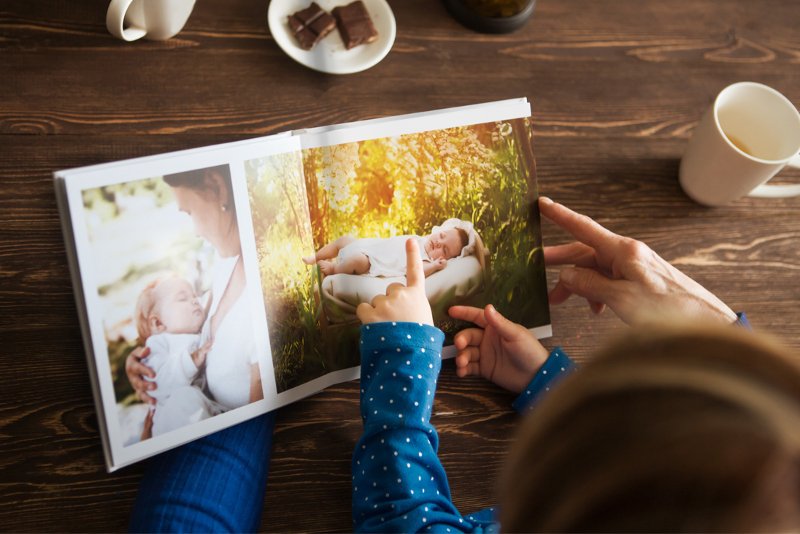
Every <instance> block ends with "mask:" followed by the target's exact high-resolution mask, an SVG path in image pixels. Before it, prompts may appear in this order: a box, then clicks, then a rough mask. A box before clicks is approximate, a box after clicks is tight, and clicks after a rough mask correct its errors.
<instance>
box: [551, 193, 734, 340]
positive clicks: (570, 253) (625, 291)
mask: <svg viewBox="0 0 800 534" xmlns="http://www.w3.org/2000/svg"><path fill="white" fill-rule="evenodd" d="M539 209H540V210H541V213H542V215H544V216H545V217H546V218H548V219H550V220H551V221H553V222H554V223H556V224H557V225H558V226H560V227H561V228H563V229H564V230H566V231H567V232H569V233H570V234H572V236H573V237H575V239H576V240H577V241H574V242H572V243H569V244H567V245H559V246H555V247H545V249H544V261H545V264H546V265H551V266H552V265H571V267H566V268H564V269H561V272H560V273H559V278H558V283H556V286H555V287H554V288H553V290H552V291H551V292H550V303H551V304H560V303H562V302H564V301H565V300H567V298H569V296H570V295H572V294H573V293H574V294H576V295H579V296H581V297H584V298H585V299H586V300H587V301H589V304H590V305H591V306H592V309H593V310H594V311H595V312H600V311H602V309H603V307H604V306H605V305H608V307H610V308H611V309H612V310H613V311H614V313H616V314H617V315H618V316H619V318H620V319H622V320H623V321H625V322H626V323H628V324H632V323H637V322H642V321H646V320H650V319H652V318H661V317H665V316H680V317H684V318H690V319H711V320H716V321H724V322H727V323H732V322H734V321H735V320H736V314H735V313H734V312H733V311H732V310H731V309H730V308H729V307H728V306H727V305H725V303H724V302H722V301H721V300H720V299H718V298H717V297H715V296H714V295H713V294H712V293H711V292H710V291H708V290H707V289H705V288H704V287H703V286H701V285H700V284H698V283H697V282H695V281H694V280H692V279H691V278H689V277H688V276H686V275H685V274H683V273H682V272H680V271H679V270H678V269H676V268H675V267H673V266H672V265H670V264H669V263H667V262H666V261H665V260H664V259H662V258H661V257H660V256H659V255H658V254H656V253H655V252H653V250H651V249H650V247H648V246H647V245H645V244H644V243H642V242H641V241H636V240H635V239H631V238H628V237H623V236H620V235H617V234H615V233H613V232H611V231H609V230H607V229H605V228H603V227H602V226H601V225H599V224H598V223H596V222H595V221H593V220H592V219H590V218H589V217H586V216H585V215H581V214H579V213H575V212H574V211H572V210H570V209H569V208H567V207H565V206H563V205H561V204H558V203H556V202H553V201H552V200H550V199H549V198H546V197H541V198H540V199H539Z"/></svg>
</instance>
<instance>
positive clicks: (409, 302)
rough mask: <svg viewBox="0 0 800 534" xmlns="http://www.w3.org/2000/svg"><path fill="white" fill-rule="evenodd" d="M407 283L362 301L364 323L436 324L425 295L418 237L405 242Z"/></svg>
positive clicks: (359, 306)
mask: <svg viewBox="0 0 800 534" xmlns="http://www.w3.org/2000/svg"><path fill="white" fill-rule="evenodd" d="M406 262H407V264H406V277H407V281H408V283H407V285H405V286H404V285H403V284H392V285H390V286H389V287H387V288H386V295H378V296H377V297H375V298H374V299H372V304H367V303H366V302H362V303H361V304H359V305H358V308H356V315H358V318H359V319H360V320H361V322H362V323H364V324H369V323H380V322H385V321H398V322H410V323H425V324H429V325H431V326H433V313H432V312H431V305H430V303H429V302H428V297H426V296H425V274H424V272H423V270H422V258H421V257H420V255H419V245H418V244H417V240H416V239H409V240H408V241H406Z"/></svg>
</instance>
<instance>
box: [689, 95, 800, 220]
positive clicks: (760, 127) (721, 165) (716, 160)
mask: <svg viewBox="0 0 800 534" xmlns="http://www.w3.org/2000/svg"><path fill="white" fill-rule="evenodd" d="M798 152H800V113H798V111H797V109H796V108H795V107H794V106H793V105H792V103H791V102H790V101H789V99H788V98H786V97H785V96H783V95H782V94H780V93H779V92H778V91H776V90H775V89H772V88H771V87H767V86H766V85H762V84H760V83H755V82H740V83H735V84H733V85H729V86H728V87H726V88H725V89H723V90H722V91H721V92H720V93H719V95H717V98H716V100H714V105H713V106H711V108H710V109H709V110H708V111H707V112H706V114H705V115H704V116H703V118H702V119H701V120H700V123H699V124H698V125H697V128H695V130H694V133H693V134H692V138H691V139H690V140H689V146H687V147H686V152H685V153H684V155H683V159H681V169H680V183H681V187H683V190H684V191H685V192H686V194H687V195H689V196H690V197H691V198H693V199H694V200H696V201H697V202H699V203H701V204H705V205H707V206H721V205H723V204H727V203H728V202H731V201H734V200H736V199H738V198H742V197H744V196H751V197H761V198H781V197H791V196H796V195H800V185H767V184H766V182H767V181H769V179H770V178H772V177H773V176H775V175H776V174H778V172H779V171H780V170H781V169H783V168H784V167H785V166H786V165H789V166H791V167H798V168H800V155H798Z"/></svg>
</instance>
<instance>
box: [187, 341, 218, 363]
mask: <svg viewBox="0 0 800 534" xmlns="http://www.w3.org/2000/svg"><path fill="white" fill-rule="evenodd" d="M213 344H214V340H213V339H209V340H208V341H206V342H205V343H204V344H203V346H202V347H198V348H197V350H196V351H194V352H193V353H192V361H193V362H194V364H195V366H197V368H198V369H199V368H201V367H202V366H203V364H204V363H206V355H207V354H208V352H209V351H210V350H211V346H212V345H213Z"/></svg>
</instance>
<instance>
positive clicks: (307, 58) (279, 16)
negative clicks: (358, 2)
mask: <svg viewBox="0 0 800 534" xmlns="http://www.w3.org/2000/svg"><path fill="white" fill-rule="evenodd" d="M311 1H312V0H272V1H271V2H270V3H269V9H268V11H267V22H268V24H269V31H270V33H272V37H273V39H275V42H276V43H278V46H280V47H281V48H282V49H283V51H284V52H286V54H287V55H288V56H289V57H290V58H292V59H294V60H295V61H297V62H298V63H301V64H303V65H305V66H306V67H309V68H311V69H314V70H318V71H320V72H327V73H329V74H350V73H353V72H360V71H362V70H366V69H368V68H370V67H372V66H373V65H375V64H376V63H378V62H379V61H380V60H382V59H383V58H384V57H386V54H388V53H389V50H391V49H392V45H393V44H394V37H395V34H396V32H397V29H396V25H395V21H394V14H393V13H392V9H391V8H390V7H389V4H388V3H387V2H386V0H362V1H363V2H364V6H365V7H366V8H367V11H368V12H369V16H370V18H371V19H372V23H373V24H374V25H375V29H376V30H378V39H377V40H375V41H373V42H371V43H369V44H363V45H359V46H356V47H354V48H351V49H350V50H347V49H346V48H345V47H344V43H343V42H342V38H341V36H340V35H339V30H333V31H332V32H331V33H329V34H328V35H327V36H325V38H324V39H322V40H321V41H320V42H318V43H317V44H316V45H314V48H312V49H311V50H303V49H302V48H300V45H298V44H297V39H295V37H294V35H293V34H292V31H291V30H290V29H289V24H288V22H287V21H288V19H289V15H291V14H292V13H296V12H297V11H300V10H301V9H305V8H307V7H308V6H310V5H311ZM315 1H316V2H317V4H318V5H319V7H321V8H322V9H324V10H325V11H327V12H328V13H330V12H331V10H333V8H334V7H336V6H343V5H346V4H349V3H350V2H351V1H352V0H315Z"/></svg>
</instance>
